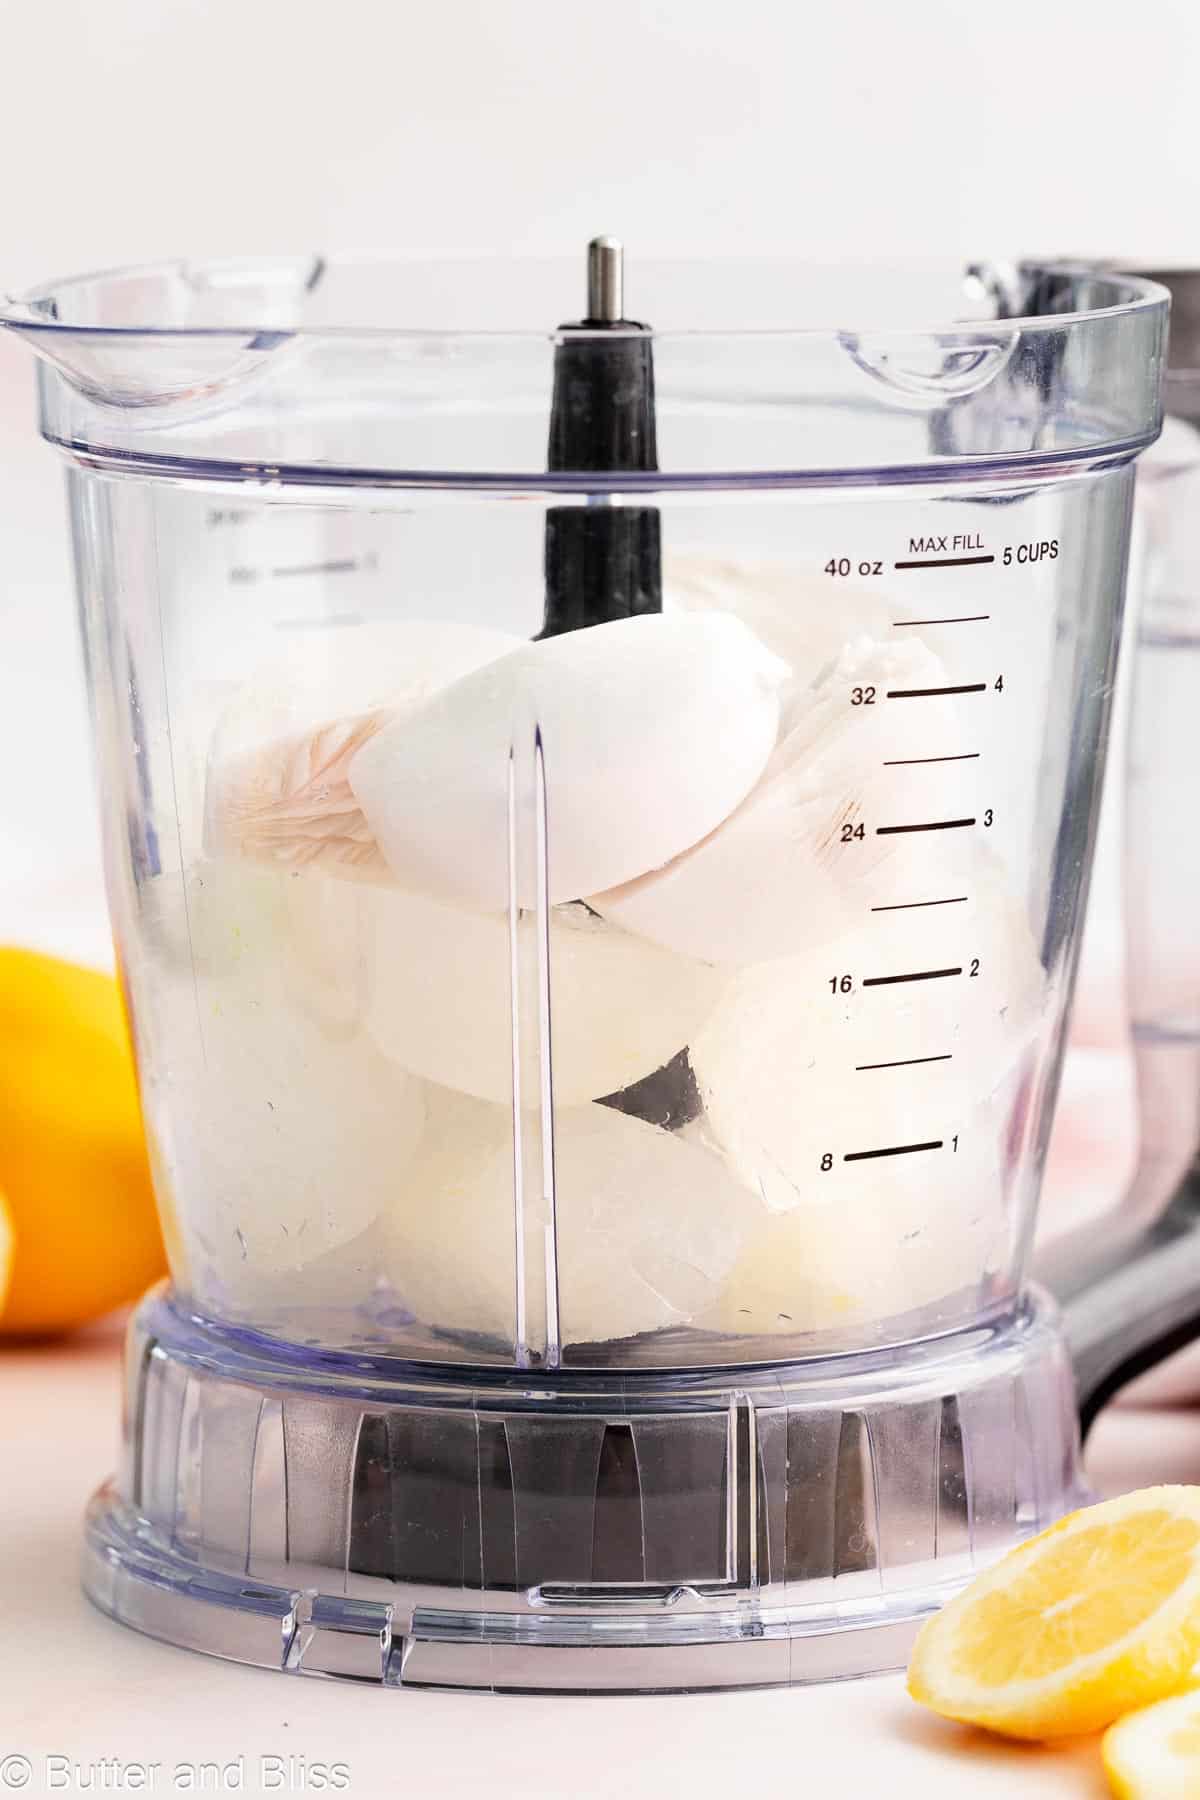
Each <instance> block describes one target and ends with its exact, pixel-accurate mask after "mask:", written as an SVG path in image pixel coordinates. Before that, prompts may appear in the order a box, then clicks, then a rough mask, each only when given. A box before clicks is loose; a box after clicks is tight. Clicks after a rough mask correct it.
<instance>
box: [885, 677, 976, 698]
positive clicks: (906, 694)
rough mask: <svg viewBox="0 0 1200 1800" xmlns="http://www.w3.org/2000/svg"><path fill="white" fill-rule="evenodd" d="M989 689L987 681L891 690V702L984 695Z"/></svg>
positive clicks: (889, 693)
mask: <svg viewBox="0 0 1200 1800" xmlns="http://www.w3.org/2000/svg"><path fill="white" fill-rule="evenodd" d="M986 687H987V682H986V681H968V682H965V683H964V684H963V685H962V686H961V687H936V688H889V689H888V691H887V697H888V699H889V700H925V699H927V698H928V697H929V695H931V694H982V693H983V691H984V689H985V688H986Z"/></svg>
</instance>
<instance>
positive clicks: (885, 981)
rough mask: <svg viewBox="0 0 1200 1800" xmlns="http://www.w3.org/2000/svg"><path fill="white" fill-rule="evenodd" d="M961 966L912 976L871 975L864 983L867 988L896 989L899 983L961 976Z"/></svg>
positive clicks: (932, 970) (928, 970) (916, 973)
mask: <svg viewBox="0 0 1200 1800" xmlns="http://www.w3.org/2000/svg"><path fill="white" fill-rule="evenodd" d="M961 974H962V967H961V965H960V966H959V967H958V968H957V969H917V970H916V971H914V973H913V974H911V975H870V976H868V977H867V979H866V980H865V981H864V982H863V986H864V987H865V988H867V987H894V986H895V984H896V983H897V982H898V981H940V980H941V979H942V977H943V976H944V975H961Z"/></svg>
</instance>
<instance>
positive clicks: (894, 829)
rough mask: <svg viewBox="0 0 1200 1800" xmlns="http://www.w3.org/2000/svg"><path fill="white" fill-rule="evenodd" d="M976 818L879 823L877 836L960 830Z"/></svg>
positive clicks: (876, 831)
mask: <svg viewBox="0 0 1200 1800" xmlns="http://www.w3.org/2000/svg"><path fill="white" fill-rule="evenodd" d="M974 823H975V821H974V819H930V820H928V821H927V822H926V823H925V824H924V825H877V826H876V827H875V836H876V837H896V836H897V835H898V834H899V833H900V832H904V831H959V830H961V828H962V827H963V826H964V825H974Z"/></svg>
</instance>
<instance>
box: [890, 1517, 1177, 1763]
mask: <svg viewBox="0 0 1200 1800" xmlns="http://www.w3.org/2000/svg"><path fill="white" fill-rule="evenodd" d="M1198 1656H1200V1488H1196V1487H1157V1488H1146V1489H1144V1490H1143V1491H1142V1492H1140V1493H1136V1494H1126V1495H1124V1496H1123V1497H1122V1498H1121V1499H1119V1500H1108V1501H1105V1502H1104V1503H1103V1504H1102V1505H1099V1506H1092V1507H1086V1508H1084V1509H1083V1511H1081V1512H1076V1513H1072V1514H1071V1515H1070V1516H1069V1517H1068V1518H1065V1519H1062V1520H1060V1521H1059V1523H1058V1524H1057V1525H1053V1526H1051V1528H1050V1530H1049V1531H1044V1532H1043V1533H1042V1534H1041V1535H1040V1536H1039V1537H1035V1538H1031V1539H1030V1540H1029V1542H1028V1543H1025V1544H1021V1545H1019V1546H1018V1547H1017V1549H1015V1550H1012V1551H1010V1552H1009V1554H1008V1555H1007V1556H1006V1557H1004V1558H1003V1560H1002V1561H1000V1562H999V1563H997V1564H996V1565H995V1567H994V1568H991V1569H988V1570H986V1571H984V1573H982V1574H981V1575H979V1576H977V1577H976V1579H975V1580H974V1581H973V1582H972V1583H971V1585H970V1586H969V1587H968V1588H967V1589H966V1590H965V1592H963V1593H962V1594H960V1595H958V1596H957V1598H955V1599H954V1600H952V1601H951V1602H950V1603H949V1605H948V1606H946V1607H945V1609H944V1610H943V1611H942V1612H940V1613H938V1614H936V1615H935V1616H934V1617H933V1618H932V1619H930V1620H928V1621H927V1623H926V1624H925V1625H924V1626H923V1627H922V1629H921V1632H920V1634H919V1636H918V1638H917V1641H916V1644H915V1646H914V1648H913V1654H912V1660H911V1661H910V1663H909V1669H908V1691H909V1693H910V1694H911V1695H912V1697H913V1698H914V1700H917V1701H919V1702H920V1703H921V1704H922V1705H923V1706H928V1707H931V1708H932V1709H933V1710H934V1711H935V1712H939V1713H943V1714H944V1715H945V1716H946V1717H947V1718H951V1719H962V1720H964V1721H968V1722H969V1723H971V1724H975V1725H983V1726H986V1727H987V1729H988V1730H990V1731H997V1732H1002V1733H1004V1734H1005V1735H1006V1736H1009V1737H1020V1738H1057V1737H1070V1736H1074V1735H1076V1734H1078V1733H1083V1732H1087V1731H1097V1730H1099V1729H1100V1728H1101V1727H1102V1726H1105V1725H1109V1724H1111V1723H1112V1721H1113V1720H1114V1719H1116V1718H1119V1717H1120V1716H1121V1715H1122V1714H1123V1713H1127V1712H1130V1711H1132V1710H1133V1709H1134V1708H1135V1707H1140V1706H1146V1705H1148V1704H1149V1703H1150V1702H1151V1701H1154V1700H1162V1699H1164V1698H1165V1697H1166V1696H1167V1695H1169V1694H1176V1693H1178V1692H1179V1690H1180V1689H1181V1688H1183V1687H1185V1686H1186V1684H1187V1682H1188V1679H1189V1677H1190V1675H1191V1671H1192V1667H1193V1665H1194V1663H1195V1662H1196V1659H1197V1657H1198ZM1197 1741H1198V1742H1200V1732H1198V1734H1197ZM1197 1767H1198V1768H1200V1763H1198V1764H1197ZM1129 1791H1130V1792H1131V1793H1132V1792H1136V1793H1139V1794H1140V1793H1146V1794H1149V1793H1150V1792H1151V1791H1153V1792H1154V1793H1155V1795H1156V1796H1157V1794H1158V1791H1159V1790H1157V1789H1154V1790H1151V1789H1150V1788H1139V1789H1130V1790H1129ZM1179 1791H1180V1792H1183V1791H1184V1790H1182V1789H1180V1790H1179ZM1192 1791H1195V1792H1200V1788H1197V1789H1195V1790H1192Z"/></svg>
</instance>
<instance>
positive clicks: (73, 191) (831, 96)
mask: <svg viewBox="0 0 1200 1800" xmlns="http://www.w3.org/2000/svg"><path fill="white" fill-rule="evenodd" d="M1198 93H1200V6H1197V4H1196V0H1139V3H1138V4H1129V3H1127V0H1120V3H1118V0H990V4H986V5H980V4H967V3H966V0H607V3H606V4H604V5H599V4H582V3H580V0H425V3H418V0H338V3H337V4H330V3H329V0H324V3H318V0H103V3H102V4H98V3H97V0H55V4H53V5H50V4H46V5H38V4H36V3H29V4H17V3H16V0H0V171H3V173H2V174H0V292H2V291H4V290H5V289H7V290H8V291H10V292H11V291H17V290H20V289H21V288H22V287H24V286H27V285H29V284H31V283H33V282H36V281H40V280H43V279H46V278H48V277H50V276H53V275H58V274H62V273H66V272H71V271H73V270H79V269H87V268H91V267H97V266H106V265H110V264H113V263H118V262H122V261H126V260H130V259H141V258H155V257H159V256H169V255H174V254H186V255H193V256H200V255H207V254H213V255H220V254H224V253H242V252H255V251H266V250H298V249H309V248H320V249H329V248H332V247H338V246H341V247H346V246H353V247H363V248H385V247H402V248H404V249H408V250H411V249H414V248H428V249H438V248H462V247H472V248H480V249H494V250H501V251H509V250H512V251H522V250H541V251H559V252H562V251H568V252H569V251H573V250H575V249H576V248H577V247H578V246H580V245H582V243H583V242H584V241H585V240H586V239H587V238H588V237H589V236H591V235H592V234H593V233H594V232H596V231H603V230H607V231H615V232H617V233H619V234H620V235H622V236H624V237H625V238H626V240H627V241H628V243H629V244H630V246H631V251H632V253H633V254H638V253H642V254H648V253H650V252H652V251H658V252H694V251H702V252H708V253H712V254H716V255H729V254H731V253H736V252H739V251H742V252H745V251H749V250H753V251H759V252H786V253H788V254H791V255H795V256H802V257H807V258H811V259H813V260H818V261H830V260H835V261H836V260H839V259H842V258H847V259H853V260H855V261H859V262H866V263H868V264H869V263H870V261H871V260H872V259H881V258H883V257H885V256H889V255H891V256H900V257H903V258H904V259H906V260H908V259H912V258H921V257H924V256H926V255H935V254H936V255H941V254H950V255H953V256H960V255H961V256H976V255H980V254H986V255H997V256H1003V255H1011V254H1021V253H1023V252H1026V251H1030V250H1033V251H1045V252H1051V253H1053V252H1058V253H1074V252H1077V251H1078V252H1083V253H1097V254H1102V253H1106V252H1114V253H1118V254H1121V255H1129V256H1140V257H1147V258H1152V259H1171V258H1174V259H1178V260H1181V261H1185V262H1186V261H1188V260H1195V261H1200V204H1198V202H1200V167H1198V147H1197V134H1196V129H1195V108H1196V103H1197V95H1198ZM865 278H866V279H869V269H868V271H867V273H866V277H865ZM26 361H27V358H26V356H25V353H24V352H23V351H22V350H21V349H20V348H19V347H18V346H16V345H11V344H8V343H0V596H2V601H0V937H3V936H5V935H13V934H15V933H18V932H19V933H20V934H21V935H22V936H24V937H26V938H32V939H34V940H35V941H37V942H39V943H42V944H44V945H45V946H46V947H47V948H52V949H60V950H64V951H68V952H74V953H76V954H80V955H87V956H91V957H94V958H99V959H104V958H105V957H106V954H107V951H106V942H105V925H104V915H103V908H102V902H101V898H100V893H99V885H98V874H97V863H96V851H95V832H94V820H93V811H92V800H91V788H90V773H89V764H88V753H87V740H86V731H85V727H84V721H83V711H82V697H81V689H80V685H79V674H78V667H79V665H78V653H77V650H76V647H75V640H74V621H73V616H72V610H71V599H70V587H69V577H68V569H67V557H66V541H65V532H64V520H63V515H62V508H61V502H60V496H59V491H58V490H59V482H58V475H57V471H56V470H55V468H54V465H53V460H52V458H51V457H50V455H49V454H48V453H47V452H45V451H44V450H42V449H41V448H40V447H39V446H38V445H37V443H36V441H35V437H34V423H33V409H32V379H31V371H30V370H29V369H28V368H27V367H26V366H25V365H26Z"/></svg>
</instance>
